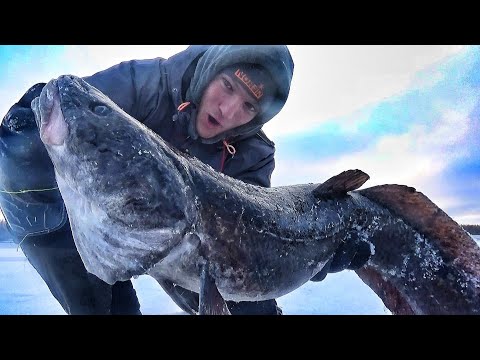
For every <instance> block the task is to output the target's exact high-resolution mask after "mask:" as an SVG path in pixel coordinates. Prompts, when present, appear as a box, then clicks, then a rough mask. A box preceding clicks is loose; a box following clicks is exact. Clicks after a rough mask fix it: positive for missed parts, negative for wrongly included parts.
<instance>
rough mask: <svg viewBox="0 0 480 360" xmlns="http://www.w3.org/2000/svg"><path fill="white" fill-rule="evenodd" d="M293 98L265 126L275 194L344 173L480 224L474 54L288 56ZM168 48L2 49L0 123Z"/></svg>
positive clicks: (305, 50)
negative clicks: (416, 194) (43, 86)
mask: <svg viewBox="0 0 480 360" xmlns="http://www.w3.org/2000/svg"><path fill="white" fill-rule="evenodd" d="M289 47H290V50H291V52H292V56H293V59H294V61H295V73H294V79H293V82H292V88H291V93H290V96H289V99H288V101H287V104H286V105H285V107H284V109H283V110H282V112H281V113H280V114H279V115H278V116H277V117H275V118H274V119H273V120H272V121H271V122H270V123H268V124H267V125H266V126H265V131H266V133H267V135H268V136H269V137H270V138H271V139H272V140H273V141H275V143H276V144H277V156H276V159H277V160H276V170H275V172H274V175H273V178H272V183H273V185H274V186H277V185H287V184H298V183H306V182H323V181H325V180H327V179H328V178H329V177H331V176H333V175H335V174H337V173H339V172H341V171H343V170H346V169H352V168H358V169H362V170H363V171H365V172H367V173H368V174H369V175H370V180H369V181H368V182H367V183H366V184H365V185H364V187H369V186H373V185H378V184H387V183H396V184H405V185H409V186H413V187H415V188H417V190H419V191H421V192H423V193H424V194H425V195H427V196H429V197H430V199H431V200H432V201H434V202H435V203H436V204H437V205H439V206H440V207H441V208H442V209H443V210H445V211H446V212H447V213H448V214H449V215H450V216H452V217H453V218H454V219H455V220H456V221H458V222H460V223H463V224H480V205H479V202H478V199H479V198H480V196H479V195H480V176H479V175H480V152H479V151H478V149H479V148H480V124H479V116H480V105H479V104H480V102H479V99H480V70H479V69H480V66H479V65H480V47H478V46H451V45H449V46H442V45H435V46H433V45H431V46H430V45H429V46H423V45H415V46H397V45H389V46H361V45H354V46H317V45H315V46H314V45H292V46H289ZM184 48H186V45H176V46H171V45H169V46H167V45H161V46H110V45H109V46H98V45H97V46H0V84H1V85H0V113H1V114H2V117H3V115H4V114H5V113H6V112H7V110H8V108H9V107H10V106H11V105H12V104H13V103H14V102H16V101H17V100H18V99H19V98H20V97H21V96H22V94H23V93H24V92H25V91H26V90H27V89H28V88H29V87H30V86H31V85H33V84H34V83H36V82H41V81H43V82H46V81H48V80H50V79H52V78H54V77H57V76H59V75H62V74H67V73H71V74H75V75H79V76H84V75H88V74H91V73H94V72H96V71H99V70H102V69H104V68H106V67H108V66H110V65H113V64H115V63H118V62H120V61H123V60H128V59H133V58H151V57H157V56H161V57H168V56H170V55H173V54H174V53H176V52H177V51H180V50H182V49H184Z"/></svg>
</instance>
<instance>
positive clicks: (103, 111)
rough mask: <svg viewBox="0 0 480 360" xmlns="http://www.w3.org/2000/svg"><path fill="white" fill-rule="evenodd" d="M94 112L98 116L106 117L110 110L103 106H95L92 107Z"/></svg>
mask: <svg viewBox="0 0 480 360" xmlns="http://www.w3.org/2000/svg"><path fill="white" fill-rule="evenodd" d="M92 111H93V112H94V113H95V114H96V115H100V116H106V115H108V114H109V113H110V111H111V110H110V108H109V107H108V106H106V105H103V104H94V105H93V106H92Z"/></svg>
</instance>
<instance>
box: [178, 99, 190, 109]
mask: <svg viewBox="0 0 480 360" xmlns="http://www.w3.org/2000/svg"><path fill="white" fill-rule="evenodd" d="M188 105H190V101H185V102H183V103H181V104H180V105H178V108H177V110H178V111H182V110H183V109H185V108H186V107H187V106H188Z"/></svg>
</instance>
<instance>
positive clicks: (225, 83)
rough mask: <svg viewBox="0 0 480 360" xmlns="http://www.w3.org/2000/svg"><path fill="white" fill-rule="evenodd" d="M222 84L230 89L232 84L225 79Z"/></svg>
mask: <svg viewBox="0 0 480 360" xmlns="http://www.w3.org/2000/svg"><path fill="white" fill-rule="evenodd" d="M223 84H224V85H225V87H226V88H227V89H229V90H232V84H230V82H229V81H228V80H227V79H223Z"/></svg>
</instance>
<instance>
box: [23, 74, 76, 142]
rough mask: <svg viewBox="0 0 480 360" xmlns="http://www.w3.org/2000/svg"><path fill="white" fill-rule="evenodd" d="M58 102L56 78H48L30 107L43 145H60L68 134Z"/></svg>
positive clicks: (59, 101) (58, 94)
mask: <svg viewBox="0 0 480 360" xmlns="http://www.w3.org/2000/svg"><path fill="white" fill-rule="evenodd" d="M60 103H61V100H60V93H59V90H58V80H57V79H53V80H50V81H49V82H48V84H47V85H45V87H44V88H43V90H42V92H41V94H40V96H38V97H36V98H35V99H33V101H32V104H31V107H32V110H33V113H34V114H35V122H36V123H37V126H38V128H39V130H40V139H41V140H42V141H43V143H44V144H45V145H50V146H58V145H62V144H63V143H64V142H65V139H66V137H67V135H68V127H67V124H66V122H65V118H64V117H63V113H62V109H61V106H60Z"/></svg>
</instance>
